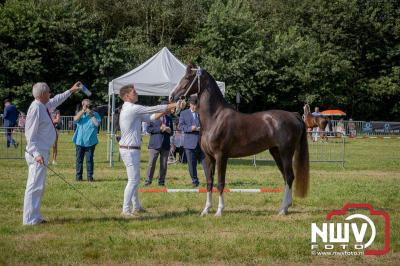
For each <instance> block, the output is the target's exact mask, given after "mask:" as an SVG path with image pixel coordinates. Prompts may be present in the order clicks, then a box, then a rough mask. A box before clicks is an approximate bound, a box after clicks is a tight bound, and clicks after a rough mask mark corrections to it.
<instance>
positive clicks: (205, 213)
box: [200, 211, 208, 217]
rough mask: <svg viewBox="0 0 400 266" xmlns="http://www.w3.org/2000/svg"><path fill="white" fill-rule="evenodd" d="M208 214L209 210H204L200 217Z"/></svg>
mask: <svg viewBox="0 0 400 266" xmlns="http://www.w3.org/2000/svg"><path fill="white" fill-rule="evenodd" d="M207 215H208V211H202V212H201V214H200V217H204V216H207Z"/></svg>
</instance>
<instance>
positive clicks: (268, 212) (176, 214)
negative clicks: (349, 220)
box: [48, 206, 330, 225]
mask: <svg viewBox="0 0 400 266" xmlns="http://www.w3.org/2000/svg"><path fill="white" fill-rule="evenodd" d="M215 211H216V208H214V209H212V210H211V211H210V213H209V214H208V215H207V217H213V218H214V214H215ZM329 211H330V210H327V209H323V210H322V209H321V210H312V211H309V210H289V213H288V214H287V215H285V216H282V217H288V216H296V215H298V214H307V213H313V214H314V213H323V214H326V213H327V212H329ZM278 212H279V207H278V206H277V207H276V209H258V210H246V209H231V210H225V211H224V213H223V216H227V215H246V216H254V217H257V216H258V217H259V216H265V217H272V216H274V217H276V216H279V215H278ZM200 213H201V210H200V209H199V210H193V209H188V210H185V211H170V212H164V213H159V214H154V213H151V212H149V213H143V214H140V215H138V216H133V217H132V218H124V217H121V216H108V217H104V216H103V217H78V218H73V217H68V218H56V219H50V220H49V221H48V224H49V225H53V224H54V225H62V224H80V223H98V222H118V223H120V224H124V225H125V224H129V223H131V222H134V221H155V220H161V221H162V220H169V219H176V218H183V217H189V216H197V217H198V218H199V219H204V217H200ZM216 219H217V218H216Z"/></svg>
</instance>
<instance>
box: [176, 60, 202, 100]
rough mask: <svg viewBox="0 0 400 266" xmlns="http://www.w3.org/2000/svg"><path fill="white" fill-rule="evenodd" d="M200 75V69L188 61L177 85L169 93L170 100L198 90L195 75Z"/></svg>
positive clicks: (181, 97)
mask: <svg viewBox="0 0 400 266" xmlns="http://www.w3.org/2000/svg"><path fill="white" fill-rule="evenodd" d="M199 75H201V69H200V68H198V67H197V66H196V65H195V64H193V63H192V62H190V63H189V64H188V66H187V67H186V73H185V75H184V76H183V78H182V79H181V80H180V81H179V83H178V85H177V86H176V87H175V88H174V89H173V90H172V92H171V93H170V95H169V101H170V102H176V101H177V100H179V99H184V98H187V97H189V96H190V95H192V94H195V93H197V92H198V85H197V84H195V83H196V80H197V77H198V76H199Z"/></svg>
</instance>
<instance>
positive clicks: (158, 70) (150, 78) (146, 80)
mask: <svg viewBox="0 0 400 266" xmlns="http://www.w3.org/2000/svg"><path fill="white" fill-rule="evenodd" d="M185 72H186V65H185V64H183V63H182V62H181V61H179V59H177V58H176V57H175V56H174V55H173V54H172V53H171V52H170V51H169V50H168V48H166V47H164V48H162V49H161V50H160V51H159V52H158V53H157V54H155V55H154V56H153V57H151V58H150V59H148V60H147V61H146V62H144V63H143V64H142V65H140V66H138V67H137V68H135V69H133V70H131V71H129V72H128V73H126V74H124V75H122V76H120V77H118V78H116V79H113V80H112V81H110V82H109V83H108V115H109V117H110V113H111V120H112V121H113V120H114V114H115V95H116V94H119V90H120V89H121V88H122V87H123V86H125V85H128V84H134V85H135V89H136V92H137V93H138V94H139V95H147V96H168V95H169V94H170V92H171V91H172V90H173V89H174V88H175V87H176V85H177V84H178V83H179V81H180V80H181V78H182V77H183V76H184V74H185ZM217 84H218V87H219V88H220V90H221V92H222V94H223V95H224V93H225V83H224V82H219V81H217ZM107 129H108V133H109V136H110V141H109V145H108V148H109V149H108V150H109V160H110V165H111V166H112V165H113V160H112V159H113V153H114V151H113V150H114V143H113V141H114V135H113V134H114V128H113V123H110V121H109V122H108V127H107Z"/></svg>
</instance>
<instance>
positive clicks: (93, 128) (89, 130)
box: [72, 99, 101, 182]
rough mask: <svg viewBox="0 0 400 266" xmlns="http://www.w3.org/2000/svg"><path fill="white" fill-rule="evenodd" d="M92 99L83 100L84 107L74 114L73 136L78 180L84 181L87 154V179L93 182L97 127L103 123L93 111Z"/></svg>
mask: <svg viewBox="0 0 400 266" xmlns="http://www.w3.org/2000/svg"><path fill="white" fill-rule="evenodd" d="M90 108H91V106H90V100H89V99H84V100H83V101H82V109H81V110H80V111H79V112H78V113H77V114H76V115H75V116H74V124H75V125H76V129H75V133H74V136H73V138H72V141H73V143H74V144H75V147H76V175H75V178H76V181H82V174H83V158H84V157H85V156H86V174H87V180H88V181H89V182H93V181H94V179H93V170H94V160H93V158H94V150H95V148H96V145H97V143H98V142H99V140H98V138H97V128H98V127H99V125H100V123H101V118H100V115H99V114H98V113H97V112H94V111H92V110H91V109H90Z"/></svg>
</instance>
